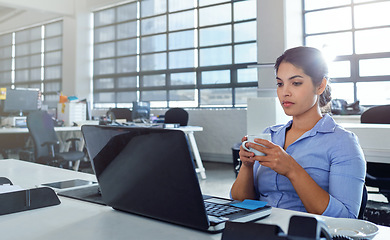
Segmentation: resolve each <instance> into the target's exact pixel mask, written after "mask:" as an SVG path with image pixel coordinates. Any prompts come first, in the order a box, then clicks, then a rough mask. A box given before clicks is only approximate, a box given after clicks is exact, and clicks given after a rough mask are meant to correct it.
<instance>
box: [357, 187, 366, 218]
mask: <svg viewBox="0 0 390 240" xmlns="http://www.w3.org/2000/svg"><path fill="white" fill-rule="evenodd" d="M367 199H368V193H367V187H366V185H363V195H362V203H360V209H359V214H358V219H363V216H364V211H366V206H367Z"/></svg>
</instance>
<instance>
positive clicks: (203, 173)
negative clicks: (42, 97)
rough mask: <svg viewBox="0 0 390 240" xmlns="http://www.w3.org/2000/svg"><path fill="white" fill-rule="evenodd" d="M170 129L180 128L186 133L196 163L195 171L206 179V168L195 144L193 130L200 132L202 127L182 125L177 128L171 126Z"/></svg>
mask: <svg viewBox="0 0 390 240" xmlns="http://www.w3.org/2000/svg"><path fill="white" fill-rule="evenodd" d="M172 129H178V130H181V131H183V132H184V133H185V134H186V135H187V137H188V140H189V142H190V145H191V149H192V152H193V153H194V157H195V162H196V165H197V167H196V172H197V173H199V174H200V177H201V178H202V179H206V170H205V168H204V167H203V163H202V159H201V157H200V154H199V149H198V145H197V144H196V141H195V136H194V132H201V131H203V128H202V127H199V126H183V127H179V128H172Z"/></svg>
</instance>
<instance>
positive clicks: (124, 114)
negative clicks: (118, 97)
mask: <svg viewBox="0 0 390 240" xmlns="http://www.w3.org/2000/svg"><path fill="white" fill-rule="evenodd" d="M107 117H109V118H110V119H111V121H115V120H116V119H126V122H131V121H133V118H132V117H131V110H130V109H129V108H111V109H110V110H108V112H107Z"/></svg>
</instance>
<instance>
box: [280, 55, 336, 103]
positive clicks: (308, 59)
mask: <svg viewBox="0 0 390 240" xmlns="http://www.w3.org/2000/svg"><path fill="white" fill-rule="evenodd" d="M282 62H288V63H291V64H292V65H294V66H295V67H297V68H300V69H302V70H303V71H304V73H305V74H306V75H308V76H310V77H311V80H312V81H313V84H314V86H319V85H320V84H321V82H322V79H324V78H326V79H327V80H329V77H328V65H327V63H326V61H325V59H324V57H323V56H322V53H321V52H320V50H318V49H316V48H311V47H296V48H291V49H288V50H286V51H285V52H284V53H283V55H281V56H280V57H278V59H276V62H275V66H274V67H275V71H276V72H278V70H279V66H280V64H281V63H282ZM330 100H332V97H331V94H330V87H329V85H326V88H325V91H324V92H323V93H322V94H321V96H320V107H324V106H326V105H327V104H328V103H329V102H330Z"/></svg>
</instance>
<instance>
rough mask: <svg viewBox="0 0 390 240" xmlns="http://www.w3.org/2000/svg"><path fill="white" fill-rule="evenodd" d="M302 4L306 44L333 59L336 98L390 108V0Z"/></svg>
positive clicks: (306, 1)
mask: <svg viewBox="0 0 390 240" xmlns="http://www.w3.org/2000/svg"><path fill="white" fill-rule="evenodd" d="M303 2H304V4H303V5H304V26H305V28H304V29H305V32H304V37H305V45H307V46H311V47H316V48H318V49H321V50H323V52H324V54H325V56H327V57H329V59H330V60H332V62H331V63H330V64H329V69H330V70H329V71H330V76H331V78H332V82H333V83H331V87H332V95H333V98H343V99H345V100H347V101H348V102H352V101H357V100H359V101H360V103H361V104H362V105H383V104H390V95H389V91H390V71H389V70H388V69H389V67H388V66H389V64H390V44H389V42H390V19H389V18H388V17H387V15H388V13H387V12H388V9H390V1H389V0H386V1H384V0H382V1H372V0H371V1H370V0H332V1H321V0H303Z"/></svg>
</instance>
